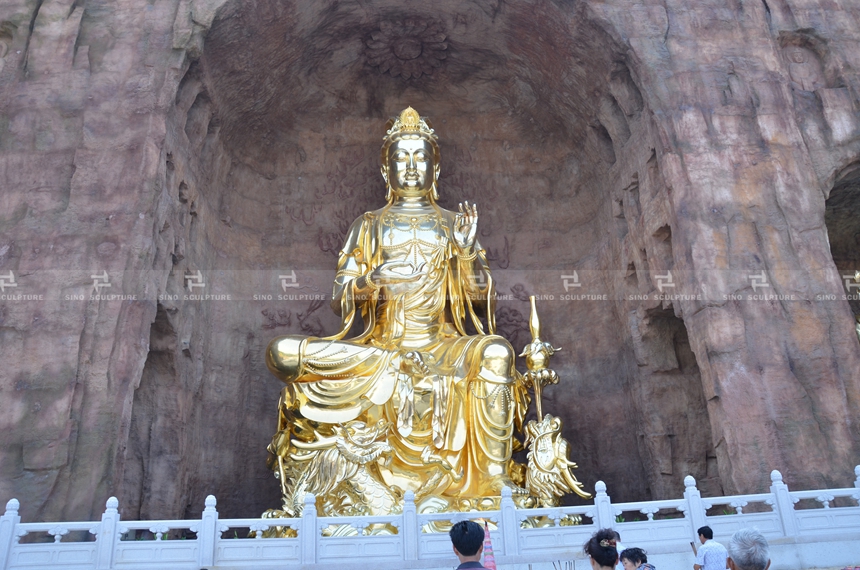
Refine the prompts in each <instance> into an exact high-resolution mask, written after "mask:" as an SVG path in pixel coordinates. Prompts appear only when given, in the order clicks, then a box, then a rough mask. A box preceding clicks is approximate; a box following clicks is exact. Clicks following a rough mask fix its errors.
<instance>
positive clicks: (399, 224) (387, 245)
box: [382, 213, 448, 268]
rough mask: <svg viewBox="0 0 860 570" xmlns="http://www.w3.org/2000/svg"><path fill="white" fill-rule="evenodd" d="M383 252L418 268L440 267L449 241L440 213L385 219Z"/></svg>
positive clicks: (398, 215) (388, 217)
mask: <svg viewBox="0 0 860 570" xmlns="http://www.w3.org/2000/svg"><path fill="white" fill-rule="evenodd" d="M382 234H383V235H382V250H383V253H384V254H385V257H386V258H388V259H398V260H402V261H405V262H407V263H409V264H411V265H412V266H413V267H415V268H418V266H420V265H421V264H423V263H428V264H430V265H431V266H433V267H435V266H437V265H438V264H439V263H440V262H441V261H442V260H444V256H445V251H446V249H447V246H448V238H447V237H446V232H445V228H444V225H443V223H442V217H441V216H440V215H439V214H435V213H434V214H411V215H410V214H392V213H387V214H385V216H384V217H383V218H382Z"/></svg>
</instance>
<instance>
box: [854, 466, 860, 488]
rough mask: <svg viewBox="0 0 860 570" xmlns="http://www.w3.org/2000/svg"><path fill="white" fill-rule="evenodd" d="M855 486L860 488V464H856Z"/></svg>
mask: <svg viewBox="0 0 860 570" xmlns="http://www.w3.org/2000/svg"><path fill="white" fill-rule="evenodd" d="M854 486H855V487H856V488H858V489H860V465H855V466H854Z"/></svg>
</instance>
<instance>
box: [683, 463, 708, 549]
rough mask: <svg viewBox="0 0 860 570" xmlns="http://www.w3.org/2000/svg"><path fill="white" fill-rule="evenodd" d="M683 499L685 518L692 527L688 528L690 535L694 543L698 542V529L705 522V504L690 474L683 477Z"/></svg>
mask: <svg viewBox="0 0 860 570" xmlns="http://www.w3.org/2000/svg"><path fill="white" fill-rule="evenodd" d="M684 501H685V502H686V505H685V508H686V513H687V518H688V519H689V521H690V524H691V525H692V527H693V528H692V529H690V530H691V532H692V537H693V540H694V541H696V544H698V542H697V540H698V538H699V529H700V528H702V527H703V526H705V524H707V520H706V516H705V511H706V510H707V506H706V505H705V502H704V501H703V500H702V493H701V492H699V489H698V488H697V487H696V479H695V477H693V476H692V475H687V476H686V477H684Z"/></svg>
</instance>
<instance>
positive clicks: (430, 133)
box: [379, 107, 440, 202]
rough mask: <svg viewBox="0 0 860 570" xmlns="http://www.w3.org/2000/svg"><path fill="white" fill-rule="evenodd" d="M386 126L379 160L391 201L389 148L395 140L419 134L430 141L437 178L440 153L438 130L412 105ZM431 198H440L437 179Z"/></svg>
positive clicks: (387, 198) (435, 176) (387, 195)
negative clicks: (388, 164)
mask: <svg viewBox="0 0 860 570" xmlns="http://www.w3.org/2000/svg"><path fill="white" fill-rule="evenodd" d="M385 127H386V129H387V130H386V131H385V137H384V138H383V139H382V150H381V151H380V153H379V160H380V164H381V165H382V177H383V178H384V179H385V181H386V186H388V192H387V194H386V196H385V199H386V200H388V201H389V202H390V201H391V199H392V198H393V194H392V193H391V186H390V185H388V166H387V159H388V149H389V148H390V147H391V145H392V144H393V143H394V141H395V140H397V139H399V138H402V137H408V138H412V137H415V136H417V137H420V138H422V139H424V140H426V141H428V142H429V143H430V146H431V147H433V160H434V163H435V172H434V178H435V179H436V180H438V178H439V158H440V153H439V142H438V140H437V137H436V131H434V130H433V127H432V126H431V125H430V121H428V120H427V119H426V118H423V117H421V115H419V114H418V111H416V110H415V109H413V108H412V107H406V108H405V109H403V111H402V112H401V113H400V116H398V117H394V118H391V119H389V120H388V123H387V124H386V125H385ZM430 199H431V200H438V199H439V191H438V190H437V188H436V181H435V180H434V181H433V190H432V192H431V193H430Z"/></svg>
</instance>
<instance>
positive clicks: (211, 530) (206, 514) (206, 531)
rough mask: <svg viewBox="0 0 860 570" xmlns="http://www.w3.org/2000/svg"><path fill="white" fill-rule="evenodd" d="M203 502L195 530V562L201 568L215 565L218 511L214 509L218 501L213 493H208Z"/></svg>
mask: <svg viewBox="0 0 860 570" xmlns="http://www.w3.org/2000/svg"><path fill="white" fill-rule="evenodd" d="M204 504H205V505H206V508H204V509H203V516H202V517H201V520H200V528H199V530H198V531H197V547H198V553H197V557H198V558H197V563H198V565H199V566H200V567H201V568H206V567H207V566H214V565H215V548H216V545H217V544H218V540H217V538H218V511H217V510H216V509H215V505H217V504H218V502H217V501H216V500H215V496H214V495H209V496H208V497H206V502H205V503H204Z"/></svg>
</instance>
